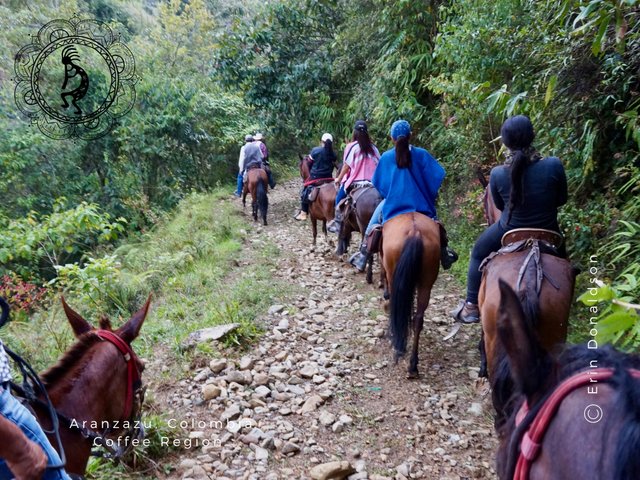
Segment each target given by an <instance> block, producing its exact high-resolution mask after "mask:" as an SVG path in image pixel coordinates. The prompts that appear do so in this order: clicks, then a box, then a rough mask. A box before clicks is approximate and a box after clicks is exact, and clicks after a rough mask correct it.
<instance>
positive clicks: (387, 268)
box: [380, 212, 440, 378]
mask: <svg viewBox="0 0 640 480" xmlns="http://www.w3.org/2000/svg"><path fill="white" fill-rule="evenodd" d="M380 262H381V264H382V269H383V270H384V274H385V277H384V278H385V282H384V284H385V285H384V296H385V299H387V298H389V292H391V295H390V315H389V326H390V333H391V342H392V344H393V347H394V350H395V358H396V360H398V358H399V357H401V356H403V355H404V354H405V352H406V349H407V338H408V336H409V327H410V325H411V326H412V327H413V328H412V329H413V345H412V352H411V359H410V361H409V367H408V378H418V342H419V341H420V332H421V331H422V328H423V324H424V313H425V311H426V310H427V306H428V305H429V298H430V296H431V288H432V287H433V284H434V283H435V281H436V278H438V271H439V268H440V229H439V227H438V225H437V224H436V223H435V222H434V221H433V220H432V219H431V218H429V217H427V216H426V215H423V214H421V213H417V212H410V213H404V214H401V215H397V216H395V217H393V218H391V219H390V220H387V221H386V222H385V223H384V226H383V227H382V251H381V255H380ZM416 293H417V295H416V296H415V298H416V300H417V305H416V309H415V313H413V304H414V302H413V300H414V294H416Z"/></svg>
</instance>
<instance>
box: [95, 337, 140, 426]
mask: <svg viewBox="0 0 640 480" xmlns="http://www.w3.org/2000/svg"><path fill="white" fill-rule="evenodd" d="M95 333H96V335H97V336H98V337H99V338H100V339H101V340H106V341H107V342H109V343H111V344H112V345H114V346H115V347H116V348H117V349H118V350H120V353H122V356H123V358H124V361H125V362H127V394H126V397H125V404H124V418H125V419H129V418H131V411H132V409H133V397H134V392H135V391H136V390H138V389H139V388H140V385H141V383H142V382H141V381H140V371H139V370H138V365H137V363H136V360H137V359H138V357H136V354H135V352H134V351H133V349H132V348H131V345H129V344H128V343H127V342H125V341H124V340H123V339H122V338H120V337H119V336H118V335H116V334H115V333H113V332H111V331H109V330H97V331H96V332H95Z"/></svg>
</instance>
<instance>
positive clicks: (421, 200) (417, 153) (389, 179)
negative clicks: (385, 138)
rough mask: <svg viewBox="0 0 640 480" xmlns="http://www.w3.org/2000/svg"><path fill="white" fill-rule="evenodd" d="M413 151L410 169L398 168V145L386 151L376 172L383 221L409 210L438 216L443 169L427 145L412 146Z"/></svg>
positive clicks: (376, 185) (375, 183) (433, 216)
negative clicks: (421, 146) (383, 200)
mask: <svg viewBox="0 0 640 480" xmlns="http://www.w3.org/2000/svg"><path fill="white" fill-rule="evenodd" d="M410 152H411V167H410V168H398V166H397V165H396V150H395V148H392V149H391V150H389V151H387V152H384V153H383V154H382V156H381V157H380V162H379V163H378V167H377V168H376V172H375V173H374V175H373V179H372V182H373V185H374V186H375V187H376V188H377V189H378V191H379V192H380V195H382V197H383V198H384V199H385V202H384V206H383V207H382V221H383V223H384V222H386V221H387V220H389V219H391V218H393V217H395V216H396V215H400V214H402V213H409V212H419V213H423V214H424V215H427V216H428V217H431V218H436V198H437V197H438V190H439V189H440V185H441V184H442V180H443V179H444V176H445V171H444V168H442V166H441V165H440V164H439V163H438V162H437V161H436V160H435V159H434V158H433V157H432V156H431V154H430V153H429V152H427V151H426V150H425V149H424V148H419V147H414V146H411V147H410Z"/></svg>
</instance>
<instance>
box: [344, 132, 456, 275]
mask: <svg viewBox="0 0 640 480" xmlns="http://www.w3.org/2000/svg"><path fill="white" fill-rule="evenodd" d="M390 135H391V140H392V141H393V144H394V145H395V148H392V149H391V150H388V151H386V152H385V153H383V154H382V157H380V162H379V163H378V167H377V168H376V170H375V173H374V175H373V178H372V182H373V186H374V187H376V189H378V192H380V195H381V196H382V197H383V200H382V202H380V203H379V204H378V207H377V208H376V210H375V211H374V212H373V215H372V216H371V220H370V221H369V225H368V226H367V230H366V232H365V235H364V238H365V239H366V237H368V236H369V235H370V234H371V232H372V231H373V230H374V228H375V227H376V226H378V225H382V224H383V223H384V222H386V221H387V220H389V219H390V218H393V217H394V216H396V215H400V214H402V213H408V212H419V213H423V214H424V215H427V216H428V217H430V218H432V219H434V220H436V221H437V216H436V206H435V204H436V198H437V197H438V190H439V188H440V185H441V184H442V180H443V179H444V176H445V171H444V168H442V166H441V165H440V164H439V163H438V162H437V161H436V160H435V159H434V158H433V157H432V156H431V154H430V153H429V152H428V151H427V150H425V149H423V148H419V147H416V146H414V145H410V144H409V140H410V139H411V125H409V122H407V121H406V120H397V121H396V122H394V123H393V125H392V126H391V131H390ZM438 223H439V222H438ZM439 225H440V257H441V262H442V265H443V267H444V268H445V269H447V268H449V267H450V266H451V264H452V263H453V262H455V261H456V260H457V258H458V256H457V254H456V253H455V252H454V251H453V250H450V249H449V248H448V245H447V244H448V242H447V238H446V233H445V232H444V228H443V227H442V224H440V223H439ZM369 254H370V252H369V251H368V250H367V242H366V240H363V242H362V244H361V245H360V251H359V252H357V253H356V254H355V255H353V256H352V257H351V258H350V259H349V262H350V263H351V264H352V265H353V266H354V267H356V268H357V269H358V270H359V271H361V272H363V271H364V268H365V266H366V263H367V258H368V256H369Z"/></svg>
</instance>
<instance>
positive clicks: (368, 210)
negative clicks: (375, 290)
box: [336, 186, 382, 283]
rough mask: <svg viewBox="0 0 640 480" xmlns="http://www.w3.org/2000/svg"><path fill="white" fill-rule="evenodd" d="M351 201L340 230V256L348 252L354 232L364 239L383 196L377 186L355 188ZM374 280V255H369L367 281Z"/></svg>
mask: <svg viewBox="0 0 640 480" xmlns="http://www.w3.org/2000/svg"><path fill="white" fill-rule="evenodd" d="M350 195H351V198H352V200H351V202H349V203H348V204H347V207H346V210H345V212H344V220H343V222H342V225H341V227H340V232H338V246H337V248H336V255H338V256H340V255H342V254H344V253H346V252H347V251H348V249H349V243H350V242H351V235H352V234H353V232H359V233H360V234H361V236H362V238H363V239H364V232H365V230H366V229H367V225H369V220H371V215H373V211H374V210H375V209H376V207H377V206H378V204H379V203H380V201H381V200H382V197H381V196H380V194H379V193H378V190H376V189H375V187H373V186H370V187H364V188H359V189H357V190H354V191H352V192H351V193H350ZM372 281H373V255H369V258H368V260H367V283H371V282H372Z"/></svg>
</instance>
